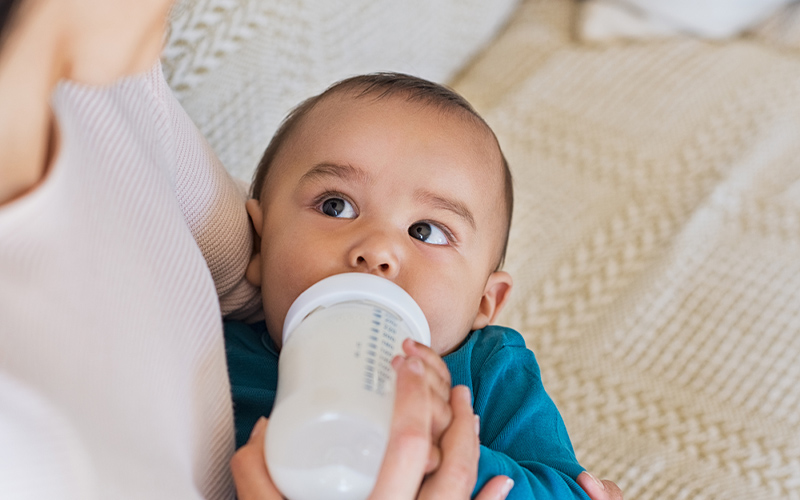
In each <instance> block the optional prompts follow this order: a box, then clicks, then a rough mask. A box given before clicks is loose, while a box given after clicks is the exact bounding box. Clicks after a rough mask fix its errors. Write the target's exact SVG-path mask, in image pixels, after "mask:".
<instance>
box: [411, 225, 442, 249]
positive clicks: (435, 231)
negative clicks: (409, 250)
mask: <svg viewBox="0 0 800 500" xmlns="http://www.w3.org/2000/svg"><path fill="white" fill-rule="evenodd" d="M408 234H410V235H411V237H412V238H416V239H418V240H420V241H424V242H425V243H430V244H431V245H447V244H448V243H449V241H448V239H447V235H446V234H445V233H444V231H442V230H441V229H439V228H438V227H436V226H435V225H433V224H430V223H428V222H417V223H415V224H413V225H412V226H411V227H409V228H408Z"/></svg>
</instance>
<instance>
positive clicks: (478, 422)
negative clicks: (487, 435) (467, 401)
mask: <svg viewBox="0 0 800 500" xmlns="http://www.w3.org/2000/svg"><path fill="white" fill-rule="evenodd" d="M475 435H476V436H480V435H481V417H480V415H475Z"/></svg>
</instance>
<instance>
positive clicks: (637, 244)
mask: <svg viewBox="0 0 800 500" xmlns="http://www.w3.org/2000/svg"><path fill="white" fill-rule="evenodd" d="M195 3H196V4H197V5H195V6H194V7H193V8H194V9H195V11H191V12H190V11H189V10H184V11H181V10H178V11H176V16H175V19H176V22H175V24H174V25H173V26H174V30H173V33H172V37H171V39H170V44H169V47H168V50H167V52H166V58H167V60H166V61H165V65H166V66H167V67H168V69H169V70H170V72H171V73H170V77H171V83H172V84H173V87H174V88H175V89H176V90H177V91H178V93H179V96H180V98H181V99H182V100H183V102H184V104H185V105H186V106H187V108H188V110H189V111H190V113H191V114H192V115H193V116H194V118H195V119H196V120H197V121H198V122H199V125H200V127H201V129H202V130H203V131H204V132H206V133H207V134H208V135H209V137H210V140H211V142H212V145H213V146H214V147H215V148H217V149H218V150H219V151H220V154H221V156H222V158H223V160H224V161H226V162H227V163H228V165H229V168H231V170H232V171H234V172H235V173H236V174H238V175H240V176H242V177H247V176H248V173H249V171H250V170H249V169H251V168H252V165H254V161H255V160H254V158H257V156H258V152H259V151H260V150H261V149H262V148H263V147H264V145H265V144H266V141H267V139H268V136H269V135H270V134H271V132H272V128H270V127H274V125H275V124H276V123H277V117H279V116H280V115H281V114H282V113H283V112H284V111H285V108H286V106H288V105H291V104H293V103H294V102H295V101H297V100H299V99H300V98H301V97H304V96H305V95H307V94H308V93H309V92H311V91H312V90H313V91H316V90H318V88H313V89H312V88H311V87H315V86H317V87H321V86H324V85H325V84H327V83H330V82H331V81H332V80H333V78H332V77H333V76H334V74H335V73H338V74H337V75H336V77H339V76H342V75H341V73H343V72H346V73H349V72H355V71H362V70H372V69H400V70H404V71H411V72H414V70H415V68H417V69H419V70H420V71H418V72H419V73H422V74H423V76H428V77H431V78H437V79H444V78H449V77H450V76H451V75H453V74H454V72H455V71H457V70H458V69H459V65H460V64H461V63H462V61H463V60H464V59H465V58H466V57H469V56H470V55H471V54H473V53H474V52H475V50H476V49H477V47H479V46H480V45H481V44H482V43H483V42H482V41H481V37H484V38H488V36H487V33H490V32H491V30H492V29H494V27H496V26H498V25H499V24H500V22H501V20H502V18H503V16H504V15H505V14H504V9H505V11H507V10H508V9H509V8H510V6H511V3H510V2H506V3H504V4H503V3H502V2H495V4H494V9H495V10H494V12H495V14H494V17H493V18H492V19H486V16H487V12H489V7H482V6H485V5H489V4H491V2H478V1H475V2H453V3H449V2H440V3H439V2H434V3H429V2H421V3H420V5H431V4H436V5H439V6H440V8H441V9H445V7H441V6H443V5H445V4H448V5H450V6H451V7H452V6H454V5H456V4H458V5H459V6H460V7H459V8H458V10H457V11H458V12H461V15H460V17H459V21H458V22H459V23H462V25H463V26H462V28H461V30H460V31H459V30H458V29H456V28H454V27H452V26H451V27H450V29H451V31H448V32H447V33H445V32H444V31H443V30H442V29H441V26H439V29H440V32H441V36H442V37H444V38H446V40H445V42H447V43H441V42H443V40H440V39H436V38H435V37H434V39H432V40H428V42H426V44H425V45H424V47H422V46H420V45H419V37H418V36H417V35H414V36H410V37H408V40H409V43H411V42H413V41H414V40H415V39H416V40H417V43H418V44H417V45H413V44H412V45H411V46H409V47H410V48H409V49H407V50H408V53H407V54H405V55H406V56H413V57H417V60H416V62H414V61H412V62H411V63H409V58H408V57H405V58H397V59H392V58H388V59H386V58H384V59H383V61H384V63H385V64H372V65H370V64H360V63H359V64H355V66H352V65H351V66H348V67H347V69H341V68H331V67H330V66H329V64H330V63H331V61H330V60H329V59H330V58H333V64H334V65H347V64H349V63H350V62H352V61H350V60H349V58H355V59H358V58H359V57H361V56H363V54H360V53H359V52H358V50H361V51H372V52H373V55H374V56H375V58H376V59H374V60H373V62H374V61H375V60H377V61H381V60H382V59H381V53H382V51H384V50H385V51H388V52H385V54H395V53H396V52H392V51H391V48H385V47H375V46H373V45H371V44H374V43H375V40H378V39H380V37H378V38H377V39H376V38H374V37H373V38H371V37H372V36H373V35H376V32H375V30H378V32H379V31H380V29H381V28H380V26H381V23H388V24H385V25H384V26H387V25H391V22H392V21H391V20H389V19H387V17H386V16H389V17H391V16H394V19H395V20H398V19H399V21H398V22H407V21H408V22H410V21H409V20H408V19H406V21H403V19H405V18H403V17H402V16H401V15H400V14H399V13H398V12H395V13H391V12H390V13H389V14H386V13H383V12H382V11H381V10H379V9H374V8H373V9H372V10H370V8H369V7H367V6H365V5H370V4H371V3H370V2H364V3H359V2H350V3H347V2H333V3H336V4H337V5H340V7H341V5H355V4H359V5H361V7H360V8H356V7H352V8H350V9H349V10H348V9H346V8H340V9H339V10H338V11H337V9H333V8H331V7H325V5H328V4H326V3H319V5H317V6H316V7H314V5H315V3H314V2H310V3H301V4H299V5H305V6H306V7H308V6H309V5H310V7H308V8H309V9H311V11H314V9H315V8H316V12H317V14H314V15H312V16H311V17H310V18H309V17H308V15H309V12H301V10H302V9H301V8H299V7H288V6H289V5H295V4H293V3H291V2H282V3H281V5H283V7H281V9H277V8H273V10H272V11H267V10H265V9H264V8H263V5H264V4H270V5H272V4H273V2H261V3H259V2H255V1H250V2H248V1H247V0H229V1H222V0H219V1H216V2H214V1H210V0H206V1H205V2H203V1H201V0H197V1H196V2H195ZM277 3H278V2H275V4H277ZM392 5H395V4H392ZM259 6H261V7H259ZM271 8H272V7H271ZM481 8H484V9H485V11H484V12H481V11H480V9H481ZM198 9H199V10H201V11H204V13H202V15H201V14H198V13H197V10H198ZM226 9H227V10H226ZM248 9H250V10H248ZM470 9H472V10H470ZM476 12H477V13H478V14H477V15H474V14H475V13H476ZM575 13H576V6H575V5H574V3H573V2H571V1H568V0H529V1H526V2H523V3H522V4H521V5H520V6H519V8H518V9H517V10H516V11H515V12H514V14H513V16H512V18H511V21H510V23H509V24H508V25H507V26H506V27H505V28H504V29H503V31H502V32H500V34H499V35H498V37H497V38H496V39H494V40H493V41H492V42H491V44H490V46H489V47H488V48H487V49H486V50H485V51H484V52H483V53H482V54H481V55H480V56H478V57H477V58H476V59H474V60H473V62H472V64H470V65H468V66H467V67H466V68H465V69H463V70H462V72H461V73H460V74H459V75H458V77H457V78H455V80H451V82H452V83H453V85H454V86H455V87H456V89H457V90H459V91H461V92H462V93H463V94H465V96H466V97H467V98H468V99H469V100H470V101H472V102H473V103H474V104H475V105H476V107H477V108H478V110H479V111H480V112H481V113H482V114H483V115H484V116H485V118H486V119H487V121H488V122H489V123H490V124H491V125H492V127H493V128H494V130H495V131H496V133H497V135H498V137H499V139H500V142H501V144H502V146H503V148H504V150H505V152H506V154H507V156H508V159H509V161H510V163H511V165H512V167H513V172H514V175H515V181H516V194H517V204H516V209H515V213H514V218H515V219H514V222H513V227H512V241H511V245H510V249H509V255H508V259H507V264H506V269H507V270H508V271H510V272H511V273H512V275H513V276H514V278H515V283H516V288H515V290H514V292H513V294H512V296H513V297H512V303H511V304H510V306H509V307H508V309H507V310H506V312H505V313H504V315H503V318H502V322H503V323H504V324H508V325H510V326H513V327H515V328H517V329H518V330H520V331H521V332H522V333H523V334H524V335H525V338H526V339H527V342H528V346H529V347H530V348H531V349H533V350H534V351H535V352H536V354H537V357H538V359H539V362H540V364H541V368H542V372H543V379H544V383H545V386H546V387H547V388H548V390H549V392H550V394H551V395H552V397H553V398H554V399H555V401H556V403H557V404H558V406H559V408H560V409H561V411H562V414H563V416H564V419H565V421H566V423H567V427H568V428H569V430H570V434H571V437H572V439H573V444H574V445H575V449H576V452H577V455H578V458H579V460H580V461H581V463H582V464H583V465H585V466H586V467H587V468H588V469H589V470H591V471H592V472H593V473H595V474H596V475H599V476H602V477H607V478H611V479H613V480H615V481H616V482H617V483H618V484H619V485H620V486H621V487H622V488H623V490H624V491H625V497H626V498H627V499H683V498H686V499H705V498H707V499H758V498H764V499H800V44H796V43H795V42H796V40H798V39H800V35H799V34H800V30H798V29H794V28H797V25H798V24H800V23H799V22H793V21H792V20H793V19H795V20H796V19H798V18H799V16H797V15H796V13H795V14H791V13H787V14H786V16H785V17H783V18H780V19H774V20H772V21H771V22H770V23H768V24H767V25H765V27H763V28H762V29H761V30H760V31H757V32H756V33H755V34H754V35H750V36H749V37H745V38H743V39H737V40H732V41H726V42H718V43H707V42H701V41H696V40H692V39H688V38H678V39H668V40H662V41H657V42H649V43H644V42H642V43H620V44H613V45H603V46H590V45H581V44H577V43H576V42H574V41H572V37H571V32H572V29H573V26H574V16H575ZM790 14H791V15H790ZM432 15H433V14H430V13H429V15H428V18H431V16H432ZM202 16H205V18H204V19H205V21H204V22H200V21H199V19H201V18H202ZM237 16H238V17H237ZM275 16H277V17H275ZM314 16H317V17H314ZM792 16H794V17H792ZM353 18H355V21H354V20H353ZM275 19H278V21H275ZM309 19H311V20H309ZM430 22H433V21H430ZM270 23H272V24H270ZM464 23H466V24H464ZM470 23H471V24H470ZM264 26H272V28H269V29H270V30H272V31H269V37H265V36H262V37H260V38H259V36H257V35H258V33H259V30H263V29H265V28H264ZM309 26H311V27H319V26H324V27H325V29H326V30H327V31H326V32H325V33H322V34H319V37H321V38H320V39H329V40H334V41H336V40H340V41H341V40H344V41H346V42H347V43H344V44H340V45H339V46H338V49H335V50H334V49H330V48H329V47H327V46H323V45H319V46H316V45H314V44H315V43H319V42H315V41H314V40H316V39H313V38H309V34H308V33H309V29H310V28H309ZM376 26H377V28H376ZM408 26H414V23H410V24H408ZM448 26H450V25H448ZM476 26H482V31H481V30H478V29H476ZM384 29H385V28H384ZM473 29H475V30H476V31H475V32H476V33H482V34H481V35H480V36H478V37H474V36H472V35H471V33H472V31H471V30H473ZM398 30H399V28H398ZM399 31H403V30H399ZM459 33H460V35H459ZM209 34H211V36H210V39H211V40H212V41H211V42H209V41H207V40H208V39H209V38H203V37H204V36H206V37H208V36H209ZM223 35H224V36H223ZM376 36H377V35H376ZM459 36H461V38H458V37H459ZM226 37H227V38H226ZM247 37H251V38H250V39H253V40H257V43H247V40H249V39H248V38H247ZM415 37H416V38H415ZM403 38H404V37H403V36H401V35H397V37H396V38H395V39H396V40H402V39H403ZM204 40H205V41H204ZM220 40H222V42H220ZM243 40H244V41H243ZM309 40H311V41H309ZM223 42H224V43H223ZM367 42H369V43H367ZM434 42H437V43H438V45H437V43H434ZM793 43H794V44H793ZM204 44H205V45H204ZM214 44H216V45H214ZM270 44H273V45H270ZM348 44H349V45H348ZM334 45H335V43H334ZM276 46H279V47H280V51H279V52H280V53H281V54H283V56H281V57H283V58H282V59H281V58H280V57H278V59H275V60H274V61H273V66H272V67H271V69H270V68H266V69H264V68H260V69H259V68H258V67H256V66H257V65H258V64H262V63H263V61H264V60H265V59H264V57H263V54H264V53H268V52H269V51H270V50H272V51H273V52H269V53H270V54H272V53H274V48H275V47H276ZM344 46H346V47H345V52H340V50H342V47H344ZM215 47H216V48H215ZM303 47H305V48H304V49H303ZM309 47H311V48H309ZM348 47H349V48H348ZM353 47H361V49H358V50H356V49H354V48H353ZM442 47H444V49H442ZM448 50H449V52H448ZM348 51H349V52H348ZM456 52H457V53H458V56H457V57H456V56H454V55H453V54H455V53H456ZM335 54H339V55H338V56H336V55H335ZM441 54H450V55H447V56H442V55H441ZM423 56H424V57H423ZM387 57H388V56H387ZM392 57H394V56H392ZM398 57H399V56H398ZM413 57H411V58H412V59H413ZM420 58H422V59H426V62H425V63H424V64H423V62H420V61H421V59H420ZM368 59H369V58H368ZM401 59H402V62H401ZM198 61H206V62H207V61H212V63H211V64H206V63H200V62H198ZM259 61H260V62H259ZM444 62H447V63H448V64H449V66H443V64H444ZM387 65H388V66H392V67H387ZM376 66H380V67H376ZM215 68H216V69H215ZM219 68H223V69H222V70H221V69H219ZM224 68H227V69H224ZM320 68H327V72H321V69H320ZM430 68H434V69H436V68H438V69H439V70H440V73H438V74H435V72H431V69H430ZM269 71H272V72H271V73H270V72H269ZM318 72H319V73H318ZM248 74H255V75H258V77H259V78H265V75H267V76H269V78H271V80H270V81H269V82H267V83H269V85H266V84H264V81H260V82H259V81H255V80H257V78H255V77H252V76H251V77H249V80H248V81H247V82H245V83H242V78H247V77H246V75H248ZM323 79H327V80H325V81H323ZM298 81H299V82H305V83H304V85H303V86H301V85H300V84H298V83H297V82H298ZM308 82H312V83H313V85H308ZM301 91H302V92H301ZM220 96H222V97H220ZM276 96H277V97H276ZM278 98H280V99H278ZM279 101H280V102H279ZM208 102H212V103H213V105H212V106H211V108H209V109H204V108H203V104H204V103H208ZM270 107H272V110H271V111H269V112H271V113H272V114H271V115H269V117H267V118H266V119H265V118H264V116H265V115H263V113H265V111H264V110H265V109H267V108H270ZM278 108H280V109H278ZM276 110H278V111H276ZM532 425H535V422H534V423H532Z"/></svg>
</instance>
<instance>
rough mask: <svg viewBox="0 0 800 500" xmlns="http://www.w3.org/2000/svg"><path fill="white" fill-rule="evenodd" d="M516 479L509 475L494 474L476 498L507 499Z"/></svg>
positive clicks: (483, 499) (478, 499)
mask: <svg viewBox="0 0 800 500" xmlns="http://www.w3.org/2000/svg"><path fill="white" fill-rule="evenodd" d="M513 487H514V480H513V479H511V478H510V477H507V476H494V477H493V478H491V479H490V480H489V481H487V482H486V484H484V485H483V488H481V491H480V492H479V493H478V495H477V496H476V497H475V500H505V498H506V497H507V496H508V493H509V492H510V491H511V488H513Z"/></svg>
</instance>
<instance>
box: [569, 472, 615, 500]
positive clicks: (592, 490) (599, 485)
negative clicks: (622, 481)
mask: <svg viewBox="0 0 800 500" xmlns="http://www.w3.org/2000/svg"><path fill="white" fill-rule="evenodd" d="M577 481H578V486H580V487H581V488H583V491H585V492H586V494H587V495H589V498H591V499H592V500H622V490H621V489H619V486H617V485H616V484H615V483H613V482H611V481H609V480H608V479H603V480H602V481H601V480H599V479H597V478H596V477H594V476H593V475H591V474H589V473H588V472H581V474H580V475H579V476H578V479H577Z"/></svg>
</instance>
